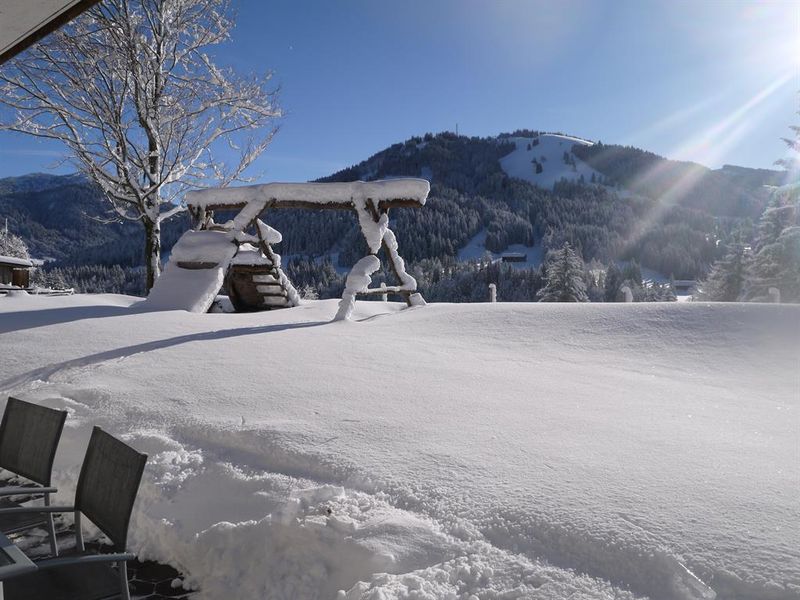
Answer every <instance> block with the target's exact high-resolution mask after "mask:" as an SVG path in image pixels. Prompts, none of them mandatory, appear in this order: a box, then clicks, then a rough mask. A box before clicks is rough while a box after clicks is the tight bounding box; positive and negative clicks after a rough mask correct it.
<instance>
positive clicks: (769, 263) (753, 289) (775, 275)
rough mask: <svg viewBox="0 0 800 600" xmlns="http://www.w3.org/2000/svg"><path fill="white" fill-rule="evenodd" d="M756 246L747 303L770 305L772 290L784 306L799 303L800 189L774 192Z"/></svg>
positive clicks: (746, 286) (747, 283)
mask: <svg viewBox="0 0 800 600" xmlns="http://www.w3.org/2000/svg"><path fill="white" fill-rule="evenodd" d="M754 246H755V247H754V250H755V254H754V255H753V259H752V261H750V263H749V265H748V268H747V274H746V282H745V289H744V293H743V296H744V299H745V300H753V301H763V302H766V301H769V298H770V296H769V288H771V287H774V288H778V289H779V290H780V294H781V300H782V301H783V302H800V186H798V185H796V184H795V185H789V186H785V187H782V188H778V189H777V190H775V192H774V193H773V198H772V201H771V202H770V205H769V207H768V208H767V210H766V211H764V215H763V216H762V217H761V221H760V223H759V226H758V235H757V238H756V242H755V245H754Z"/></svg>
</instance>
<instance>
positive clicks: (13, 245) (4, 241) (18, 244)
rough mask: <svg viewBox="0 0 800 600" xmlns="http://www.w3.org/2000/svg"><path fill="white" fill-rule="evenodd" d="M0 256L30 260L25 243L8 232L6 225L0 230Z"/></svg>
mask: <svg viewBox="0 0 800 600" xmlns="http://www.w3.org/2000/svg"><path fill="white" fill-rule="evenodd" d="M0 256H10V257H12V258H26V259H27V258H30V255H29V254H28V246H27V244H25V241H24V240H23V239H22V238H21V237H19V236H17V235H14V234H13V233H11V232H10V231H9V230H8V224H6V225H5V226H3V227H2V228H0Z"/></svg>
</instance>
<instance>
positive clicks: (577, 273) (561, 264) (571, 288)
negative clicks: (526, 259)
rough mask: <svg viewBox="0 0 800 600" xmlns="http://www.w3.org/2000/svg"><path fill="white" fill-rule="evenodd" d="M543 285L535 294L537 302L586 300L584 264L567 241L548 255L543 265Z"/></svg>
mask: <svg viewBox="0 0 800 600" xmlns="http://www.w3.org/2000/svg"><path fill="white" fill-rule="evenodd" d="M545 271H546V275H545V281H546V283H545V286H544V287H543V288H542V289H541V290H539V292H538V293H537V294H536V296H537V297H538V298H539V302H588V301H589V298H588V296H587V295H586V283H585V282H584V280H583V272H584V265H583V260H582V259H581V257H580V256H578V254H577V253H576V252H575V251H574V250H573V249H572V247H571V246H570V245H569V242H564V245H563V246H562V247H561V249H560V250H555V251H553V252H551V253H550V255H549V256H548V260H547V264H546V266H545Z"/></svg>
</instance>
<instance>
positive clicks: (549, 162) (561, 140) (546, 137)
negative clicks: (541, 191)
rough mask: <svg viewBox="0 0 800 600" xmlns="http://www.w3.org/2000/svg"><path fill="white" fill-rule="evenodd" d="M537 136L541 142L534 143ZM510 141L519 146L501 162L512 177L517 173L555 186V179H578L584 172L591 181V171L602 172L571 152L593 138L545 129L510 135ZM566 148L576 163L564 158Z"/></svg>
mask: <svg viewBox="0 0 800 600" xmlns="http://www.w3.org/2000/svg"><path fill="white" fill-rule="evenodd" d="M536 139H538V140H539V143H538V145H535V146H534V145H533V144H534V143H535V140H536ZM510 141H511V142H514V144H516V148H515V149H514V150H513V151H512V152H511V153H510V154H507V155H506V156H504V157H503V158H501V159H500V166H501V167H502V169H503V171H505V173H506V174H507V175H508V176H509V177H516V178H517V179H522V180H524V181H528V182H530V183H533V184H534V185H538V186H539V187H542V188H547V189H553V186H554V185H555V183H556V182H558V181H560V180H561V179H566V180H567V181H578V180H579V179H580V177H581V176H583V178H584V181H585V182H586V183H587V184H588V183H590V182H591V180H592V175H594V176H595V177H600V176H601V175H600V173H598V172H597V171H595V170H594V169H592V168H591V167H590V166H589V165H587V164H586V163H585V162H583V161H582V160H581V159H579V158H578V157H577V156H575V155H573V154H572V146H574V145H575V144H580V145H583V146H588V145H591V142H588V141H586V140H583V139H580V138H575V137H571V136H567V135H557V134H550V133H543V134H541V135H539V137H538V138H526V137H513V138H510ZM528 145H531V149H530V150H528ZM564 152H567V154H569V156H570V157H571V159H572V160H574V162H575V166H574V167H573V166H572V165H571V164H566V163H565V162H564ZM534 160H536V161H538V162H539V163H540V164H541V165H542V172H541V173H536V165H535V164H534V163H533V162H532V161H534Z"/></svg>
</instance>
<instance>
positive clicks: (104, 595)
mask: <svg viewBox="0 0 800 600" xmlns="http://www.w3.org/2000/svg"><path fill="white" fill-rule="evenodd" d="M146 462H147V455H146V454H140V453H139V452H137V451H136V450H134V449H133V448H131V447H130V446H128V445H126V444H124V443H122V442H121V441H119V440H118V439H116V438H114V437H112V436H110V435H109V434H107V433H106V432H105V431H103V430H102V429H100V428H99V427H95V428H94V429H93V430H92V437H91V439H90V440H89V447H88V449H87V450H86V458H85V459H84V460H83V466H82V467H81V474H80V477H79V478H78V489H77V491H76V494H75V506H48V507H36V508H33V507H31V508H27V507H24V508H7V509H0V515H2V514H3V513H6V514H12V513H14V512H17V513H19V512H21V511H34V510H38V511H43V512H48V513H66V512H73V513H74V514H75V546H76V549H75V550H76V551H75V553H74V554H73V555H65V556H61V557H59V558H51V559H46V560H42V561H39V562H37V563H36V565H37V567H38V570H37V571H35V572H33V573H29V574H27V575H22V576H19V577H15V578H12V579H8V580H6V581H5V582H4V583H5V600H42V599H47V600H110V599H112V598H122V599H123V600H130V592H129V591H128V570H127V566H126V562H127V561H129V560H133V559H134V558H136V556H135V555H134V554H130V553H126V552H125V547H126V544H127V540H128V524H129V522H130V518H131V511H132V510H133V503H134V501H135V500H136V494H137V492H138V490H139V483H140V482H141V479H142V472H143V471H144V465H145V463H146ZM82 514H83V515H85V516H86V517H87V518H88V519H89V520H91V521H92V522H93V523H94V524H95V525H96V526H97V527H98V528H99V529H100V531H102V532H103V533H104V534H105V535H106V536H107V537H108V539H109V540H110V541H111V543H112V550H113V553H107V554H88V553H86V551H85V547H84V543H83V531H82V529H81V515H82ZM113 563H115V564H116V565H117V568H116V569H114V568H113V567H112V564H113Z"/></svg>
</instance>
